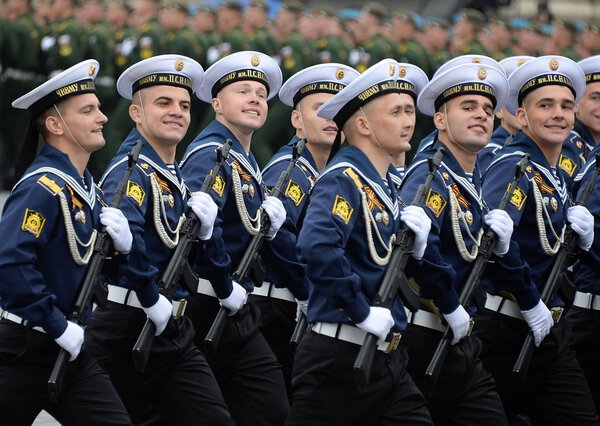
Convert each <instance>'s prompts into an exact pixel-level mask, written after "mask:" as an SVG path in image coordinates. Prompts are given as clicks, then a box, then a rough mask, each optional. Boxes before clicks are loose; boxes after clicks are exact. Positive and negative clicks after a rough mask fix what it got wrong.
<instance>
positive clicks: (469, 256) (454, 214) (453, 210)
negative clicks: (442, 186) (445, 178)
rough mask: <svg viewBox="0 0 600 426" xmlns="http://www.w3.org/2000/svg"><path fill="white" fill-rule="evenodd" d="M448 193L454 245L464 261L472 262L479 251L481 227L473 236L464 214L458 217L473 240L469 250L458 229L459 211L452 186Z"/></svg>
mask: <svg viewBox="0 0 600 426" xmlns="http://www.w3.org/2000/svg"><path fill="white" fill-rule="evenodd" d="M448 193H449V194H450V196H449V200H450V221H451V222H452V233H453V234H454V240H455V241H456V246H457V247H458V252H459V253H460V256H461V257H462V258H463V259H464V260H465V262H472V261H473V260H475V258H476V257H477V253H478V252H479V245H480V244H481V237H482V235H483V228H481V229H480V230H479V232H478V233H477V238H475V237H473V234H471V231H470V229H469V224H468V223H467V221H466V220H465V217H464V215H463V216H462V217H461V218H460V220H462V222H463V223H464V225H465V229H466V231H467V236H468V237H469V238H470V239H471V241H473V248H472V250H471V252H469V250H468V249H467V245H466V244H465V240H464V238H463V234H462V231H461V230H460V222H459V218H458V212H459V211H461V209H460V206H459V204H458V199H457V198H456V195H455V194H454V191H452V188H450V187H448Z"/></svg>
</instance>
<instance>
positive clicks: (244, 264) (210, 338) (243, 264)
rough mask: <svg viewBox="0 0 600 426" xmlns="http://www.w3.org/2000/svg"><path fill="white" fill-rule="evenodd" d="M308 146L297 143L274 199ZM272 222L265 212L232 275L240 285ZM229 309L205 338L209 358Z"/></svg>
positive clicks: (282, 189) (277, 186)
mask: <svg viewBox="0 0 600 426" xmlns="http://www.w3.org/2000/svg"><path fill="white" fill-rule="evenodd" d="M305 144H306V139H305V138H302V139H300V140H298V142H296V144H295V145H294V148H293V151H292V159H291V160H290V162H289V164H288V166H287V168H286V169H285V170H284V171H283V173H281V175H280V176H279V180H277V183H276V184H275V186H274V187H273V189H272V190H271V195H272V196H273V197H277V198H279V197H280V196H281V194H282V193H283V191H284V186H285V185H286V184H287V183H288V180H289V178H290V174H291V173H292V170H293V169H294V167H295V166H296V163H297V162H298V159H299V158H300V154H302V150H303V149H304V145H305ZM269 226H270V220H269V215H267V214H266V213H265V212H263V214H262V217H261V223H260V231H259V232H258V233H257V234H256V235H254V236H253V237H252V239H251V240H250V243H249V244H248V246H247V247H246V250H245V251H244V254H243V256H242V259H241V260H240V263H239V264H238V267H237V268H236V270H235V272H234V273H233V275H232V279H233V280H234V281H236V282H238V283H242V282H243V281H244V280H245V279H246V277H247V276H248V273H249V272H250V268H251V266H252V265H253V264H254V262H256V261H257V259H258V255H259V252H260V249H261V247H262V245H263V242H264V241H265V238H266V236H267V231H268V230H269ZM229 312H230V311H229V309H227V308H225V307H223V306H221V308H220V309H219V312H218V313H217V316H216V317H215V320H214V321H213V323H212V325H211V327H210V329H209V330H208V333H207V334H206V337H205V338H204V345H203V350H204V353H205V354H206V355H207V357H208V358H212V357H213V356H214V355H215V353H216V351H217V346H218V345H219V340H221V335H222V334H223V330H224V329H225V324H226V322H227V317H228V316H229Z"/></svg>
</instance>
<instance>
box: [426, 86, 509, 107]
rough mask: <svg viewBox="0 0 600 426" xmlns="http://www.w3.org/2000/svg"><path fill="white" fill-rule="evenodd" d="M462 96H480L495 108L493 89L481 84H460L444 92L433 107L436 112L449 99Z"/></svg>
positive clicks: (436, 99)
mask: <svg viewBox="0 0 600 426" xmlns="http://www.w3.org/2000/svg"><path fill="white" fill-rule="evenodd" d="M462 95H481V96H485V97H487V98H489V100H490V101H492V105H493V107H494V108H496V103H497V101H496V95H495V94H494V88H493V87H492V86H489V85H487V84H483V83H462V84H457V85H456V86H452V87H449V88H447V89H446V90H444V91H443V92H442V93H440V95H439V96H438V97H437V98H435V102H434V103H433V106H434V107H435V110H436V111H437V110H438V109H439V108H440V107H441V106H442V105H444V104H445V103H446V102H448V101H449V100H450V99H452V98H455V97H457V96H462Z"/></svg>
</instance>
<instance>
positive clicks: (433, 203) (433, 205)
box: [425, 189, 447, 217]
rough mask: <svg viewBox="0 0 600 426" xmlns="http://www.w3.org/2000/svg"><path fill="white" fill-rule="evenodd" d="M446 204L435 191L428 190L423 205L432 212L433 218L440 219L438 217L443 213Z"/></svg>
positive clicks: (441, 196) (442, 197)
mask: <svg viewBox="0 0 600 426" xmlns="http://www.w3.org/2000/svg"><path fill="white" fill-rule="evenodd" d="M446 204H447V201H446V199H445V198H444V196H443V195H442V194H440V193H439V192H437V191H434V190H433V189H430V190H429V193H428V194H427V201H426V202H425V205H426V206H427V208H428V209H429V210H431V211H432V212H433V214H434V215H435V217H440V215H441V214H442V212H443V211H444V208H445V207H446Z"/></svg>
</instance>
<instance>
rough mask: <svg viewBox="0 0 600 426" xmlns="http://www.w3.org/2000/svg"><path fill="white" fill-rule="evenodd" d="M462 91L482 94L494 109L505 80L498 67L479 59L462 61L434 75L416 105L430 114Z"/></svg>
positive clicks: (503, 96) (505, 89)
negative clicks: (472, 61)
mask: <svg viewBox="0 0 600 426" xmlns="http://www.w3.org/2000/svg"><path fill="white" fill-rule="evenodd" d="M462 95H482V96H485V97H487V98H489V99H490V100H491V101H492V104H493V105H494V112H496V111H498V110H499V109H500V108H502V106H503V105H504V103H505V101H506V96H507V95H508V81H507V80H506V74H504V70H503V69H502V68H501V67H499V66H498V67H491V66H489V65H483V64H481V63H466V64H462V65H458V66H455V67H453V68H450V69H447V70H446V71H445V72H443V73H441V74H439V75H437V76H434V77H433V78H432V79H431V81H430V82H429V84H428V85H427V86H425V88H424V89H423V90H422V91H421V94H420V95H419V99H418V100H417V106H418V107H419V110H420V111H421V112H422V113H423V114H426V115H429V116H430V117H433V116H434V115H435V112H436V111H437V110H438V108H439V107H440V106H442V105H443V104H445V103H446V102H448V101H449V100H450V99H452V98H455V97H457V96H462Z"/></svg>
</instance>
